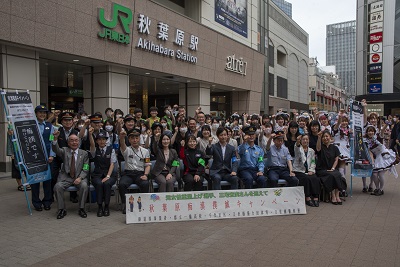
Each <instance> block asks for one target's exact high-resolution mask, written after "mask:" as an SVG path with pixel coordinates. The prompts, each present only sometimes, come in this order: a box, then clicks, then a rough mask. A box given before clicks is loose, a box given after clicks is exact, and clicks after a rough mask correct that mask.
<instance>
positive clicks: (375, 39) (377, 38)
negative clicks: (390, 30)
mask: <svg viewBox="0 0 400 267" xmlns="http://www.w3.org/2000/svg"><path fill="white" fill-rule="evenodd" d="M382 40H383V34H382V32H377V33H373V34H370V35H369V43H370V44H373V43H380V42H382Z"/></svg>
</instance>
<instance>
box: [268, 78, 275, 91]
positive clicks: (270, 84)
mask: <svg viewBox="0 0 400 267" xmlns="http://www.w3.org/2000/svg"><path fill="white" fill-rule="evenodd" d="M274 85H275V83H274V74H273V73H268V94H269V95H274V93H275V92H274V91H275V90H274V87H275V86H274Z"/></svg>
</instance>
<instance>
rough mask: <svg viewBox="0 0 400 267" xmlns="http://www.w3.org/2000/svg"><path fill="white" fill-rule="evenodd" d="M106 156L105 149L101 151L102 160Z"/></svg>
mask: <svg viewBox="0 0 400 267" xmlns="http://www.w3.org/2000/svg"><path fill="white" fill-rule="evenodd" d="M104 154H105V151H104V149H101V157H102V158H104Z"/></svg>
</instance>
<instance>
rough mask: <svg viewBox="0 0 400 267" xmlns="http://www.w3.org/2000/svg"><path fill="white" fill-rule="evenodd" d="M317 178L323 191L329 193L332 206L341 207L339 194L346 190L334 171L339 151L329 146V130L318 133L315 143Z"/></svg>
mask: <svg viewBox="0 0 400 267" xmlns="http://www.w3.org/2000/svg"><path fill="white" fill-rule="evenodd" d="M317 156H318V161H317V176H318V177H319V178H320V180H321V182H322V184H323V186H324V188H325V190H326V191H327V192H330V195H331V202H332V204H333V205H342V201H341V200H340V196H339V192H342V191H343V190H346V188H347V185H346V180H345V179H344V178H343V177H342V175H341V174H340V172H339V171H338V170H337V169H336V167H337V165H338V161H339V156H340V152H339V149H338V148H337V147H336V146H335V145H334V144H331V134H330V133H329V130H325V131H321V132H319V133H318V141H317Z"/></svg>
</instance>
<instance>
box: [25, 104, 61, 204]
mask: <svg viewBox="0 0 400 267" xmlns="http://www.w3.org/2000/svg"><path fill="white" fill-rule="evenodd" d="M36 112H48V109H47V108H46V107H45V106H43V105H40V106H37V107H36V108H35V113H36ZM38 125H39V130H40V133H41V134H42V136H43V141H44V145H45V147H46V151H47V155H48V156H49V157H55V156H56V154H55V153H54V152H53V150H52V149H51V140H50V139H51V138H50V136H51V135H52V133H53V132H54V130H53V125H52V124H51V123H50V122H47V121H45V120H44V121H43V122H39V121H38ZM51 188H52V187H51V179H50V180H47V181H44V182H43V193H44V194H43V199H42V200H41V199H40V197H39V194H40V183H36V184H32V185H31V189H32V204H33V206H34V207H35V209H36V210H37V211H41V210H42V205H43V206H44V209H45V210H49V209H50V205H51V203H52V202H53V201H52V190H51Z"/></svg>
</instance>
